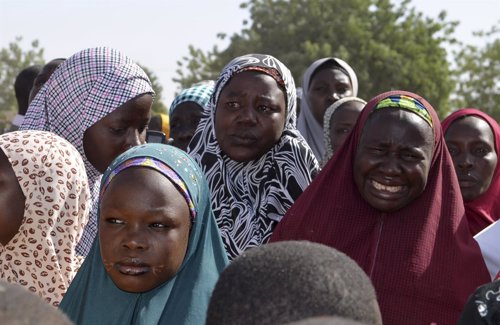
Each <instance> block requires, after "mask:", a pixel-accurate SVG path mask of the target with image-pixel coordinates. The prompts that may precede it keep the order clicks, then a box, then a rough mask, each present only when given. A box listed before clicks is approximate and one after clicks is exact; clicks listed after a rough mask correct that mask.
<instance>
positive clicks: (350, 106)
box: [330, 101, 364, 154]
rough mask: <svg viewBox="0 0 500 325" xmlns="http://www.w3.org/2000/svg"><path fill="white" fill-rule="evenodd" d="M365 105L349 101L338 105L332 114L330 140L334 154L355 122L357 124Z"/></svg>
mask: <svg viewBox="0 0 500 325" xmlns="http://www.w3.org/2000/svg"><path fill="white" fill-rule="evenodd" d="M363 107H364V105H363V104H362V103H360V102H354V101H353V102H347V103H344V104H342V105H341V106H340V107H338V108H337V110H336V111H335V112H334V113H333V114H332V116H331V118H330V141H331V144H332V151H333V153H334V154H335V152H336V151H337V149H338V148H339V147H340V146H341V145H342V144H343V143H344V141H345V139H346V138H347V135H348V134H349V133H350V132H351V130H352V128H353V127H354V124H356V121H357V119H358V117H359V114H360V113H361V111H362V110H363Z"/></svg>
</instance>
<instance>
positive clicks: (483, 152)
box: [445, 116, 498, 202]
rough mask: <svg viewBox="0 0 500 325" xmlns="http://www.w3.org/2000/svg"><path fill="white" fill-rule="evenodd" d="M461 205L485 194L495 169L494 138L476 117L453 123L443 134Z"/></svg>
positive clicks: (484, 122)
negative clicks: (457, 184)
mask: <svg viewBox="0 0 500 325" xmlns="http://www.w3.org/2000/svg"><path fill="white" fill-rule="evenodd" d="M445 140H446V145H447V146H448V150H449V152H450V154H451V158H453V164H454V165H455V171H456V173H457V177H458V182H459V183H460V190H461V192H462V197H463V199H464V201H466V202H467V201H472V200H474V199H476V198H477V197H478V196H480V195H481V194H483V193H484V192H486V191H487V190H488V188H489V187H490V184H491V180H492V179H493V174H494V173H495V169H496V166H497V161H498V155H497V152H496V151H495V137H494V135H493V131H492V130H491V128H490V126H489V125H488V123H487V122H486V121H485V120H483V119H482V118H479V117H476V116H467V117H464V118H462V119H458V120H456V121H454V122H453V123H452V124H451V125H450V127H449V128H448V130H447V131H446V134H445Z"/></svg>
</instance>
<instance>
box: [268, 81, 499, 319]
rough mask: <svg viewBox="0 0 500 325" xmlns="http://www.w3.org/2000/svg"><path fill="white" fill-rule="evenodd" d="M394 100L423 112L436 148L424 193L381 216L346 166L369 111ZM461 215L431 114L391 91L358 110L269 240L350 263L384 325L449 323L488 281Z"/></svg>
mask: <svg viewBox="0 0 500 325" xmlns="http://www.w3.org/2000/svg"><path fill="white" fill-rule="evenodd" d="M395 95H405V96H409V97H412V98H415V99H417V100H418V101H420V102H421V103H422V104H423V105H424V106H425V108H426V109H427V111H428V112H429V113H430V115H431V117H432V120H433V129H434V143H435V145H434V153H433V157H432V163H431V168H430V171H429V176H428V179H427V186H426V188H425V190H424V192H423V193H422V194H421V195H420V196H419V197H418V198H417V199H415V201H413V202H412V203H410V204H409V205H408V206H405V207H403V208H401V209H400V210H398V211H396V212H385V213H384V212H381V211H378V210H376V209H374V208H373V207H372V206H370V205H369V204H368V203H367V202H366V201H365V200H364V199H363V198H362V197H361V194H360V193H359V191H358V188H357V187H356V184H355V183H354V179H353V162H354V157H355V154H356V149H357V146H358V143H359V140H360V137H361V133H362V130H363V127H364V125H365V123H366V121H367V119H368V116H369V115H370V113H371V112H372V110H373V108H374V107H375V106H376V105H377V104H378V103H379V102H380V101H381V100H383V99H385V98H387V97H389V96H395ZM464 214H465V213H464V205H463V201H462V197H461V194H460V187H459V184H458V180H457V177H456V175H455V170H454V168H453V162H452V160H451V157H450V155H449V153H448V151H447V150H446V146H445V143H444V138H443V134H442V131H441V125H440V123H439V118H438V116H437V114H436V112H435V111H434V109H433V108H432V106H431V105H430V104H429V103H428V102H427V101H426V100H425V99H423V98H422V97H420V96H418V95H415V94H412V93H409V92H406V91H391V92H387V93H384V94H381V95H379V96H377V97H375V98H374V99H372V100H371V101H370V102H369V103H368V104H367V105H366V106H365V108H364V109H363V112H362V113H361V116H360V117H359V119H358V121H357V123H356V125H355V127H354V129H353V131H352V132H351V134H350V135H349V136H348V138H347V139H346V141H345V143H344V145H343V146H342V147H341V148H339V151H338V153H337V154H336V155H335V156H334V157H333V158H332V159H331V160H330V162H329V163H328V164H327V165H326V166H325V168H324V169H323V170H322V171H321V173H320V174H319V175H318V176H317V177H316V178H315V179H314V181H313V182H312V184H311V185H310V186H309V187H308V188H307V189H306V191H305V192H304V193H302V195H301V196H300V197H299V199H298V200H297V201H296V202H295V204H294V205H293V206H292V207H291V208H290V210H289V211H288V212H287V214H286V215H285V217H284V218H283V220H282V221H281V222H280V224H278V226H277V228H276V230H275V232H274V234H273V236H272V238H271V241H281V240H310V241H313V242H318V243H322V244H325V245H329V246H331V247H334V248H336V249H339V250H340V251H342V252H344V253H346V254H347V255H348V256H350V257H351V258H353V259H354V260H355V261H356V262H357V263H358V264H359V265H360V266H361V267H362V268H363V269H364V270H365V272H366V273H367V274H368V275H369V277H370V278H371V280H372V281H373V284H374V286H375V289H376V291H377V296H378V299H379V304H380V308H381V311H382V318H383V322H384V325H396V324H397V325H401V324H405V325H408V324H418V325H422V324H425V325H427V324H431V323H433V322H434V323H436V324H437V325H445V324H446V325H449V324H454V323H455V322H456V320H457V319H458V316H459V315H460V312H461V310H462V308H463V306H464V304H465V302H466V300H467V298H468V296H469V295H470V294H471V293H472V292H474V290H475V288H476V287H478V286H479V285H481V284H483V283H486V282H488V281H489V280H490V277H489V275H488V271H487V270H486V266H485V265H484V261H483V258H482V256H481V252H480V250H479V247H478V245H477V243H476V242H475V241H474V240H473V238H472V236H471V234H470V232H469V229H468V226H467V220H466V219H465V215H464Z"/></svg>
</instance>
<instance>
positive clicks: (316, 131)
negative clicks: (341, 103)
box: [297, 57, 358, 160]
mask: <svg viewBox="0 0 500 325" xmlns="http://www.w3.org/2000/svg"><path fill="white" fill-rule="evenodd" d="M328 61H333V62H334V63H335V64H336V65H338V66H339V67H341V68H342V69H344V70H345V71H346V72H347V74H348V76H349V79H350V80H351V86H352V95H353V96H357V95H358V77H357V76H356V73H355V72H354V70H353V69H352V68H351V66H350V65H349V64H347V62H345V61H343V60H341V59H337V58H334V57H328V58H322V59H319V60H317V61H315V62H314V63H313V64H311V65H310V66H309V68H307V70H306V72H305V73H304V79H303V82H302V99H301V101H300V115H299V118H298V120H297V129H298V130H299V131H300V133H301V134H302V136H303V137H304V139H305V140H306V142H307V144H309V146H310V147H311V149H312V151H313V152H314V155H315V156H316V158H317V159H318V160H320V159H321V158H323V156H324V155H325V143H324V141H323V126H322V125H320V124H319V123H318V121H316V119H315V118H314V116H313V114H312V112H311V107H310V104H309V87H310V84H311V77H312V75H313V74H314V72H315V71H316V70H317V69H318V68H319V67H320V66H321V65H323V64H324V63H326V62H328Z"/></svg>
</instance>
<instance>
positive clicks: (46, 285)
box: [0, 131, 90, 306]
mask: <svg viewBox="0 0 500 325" xmlns="http://www.w3.org/2000/svg"><path fill="white" fill-rule="evenodd" d="M0 149H1V150H3V152H4V153H5V155H6V156H7V158H8V159H9V162H10V163H11V165H12V168H13V170H14V173H15V174H16V176H17V179H18V181H19V185H20V187H21V189H22V191H23V194H24V196H25V198H26V201H25V208H24V218H23V220H22V223H21V226H20V227H19V231H18V232H17V234H16V235H14V237H13V238H12V239H11V240H10V242H9V243H8V244H7V245H5V246H3V245H2V244H0V278H1V279H5V280H6V281H8V282H13V283H19V284H21V285H22V286H25V287H26V288H28V289H29V290H30V291H32V292H34V293H36V294H38V295H39V296H40V297H42V298H43V299H44V300H45V301H47V302H49V303H51V304H53V305H54V306H58V305H59V302H60V301H61V299H62V297H63V295H64V293H65V292H66V290H67V288H68V286H69V283H70V281H71V280H72V279H73V277H74V276H75V275H76V272H77V271H78V268H79V267H80V264H81V262H82V259H81V258H79V257H77V256H76V254H75V246H76V244H77V243H78V241H79V239H80V237H81V236H82V233H83V229H84V226H85V223H86V222H87V218H88V213H89V204H90V192H89V188H88V182H87V174H86V171H85V165H84V163H83V161H82V158H81V156H80V155H79V153H78V151H77V150H76V149H75V148H74V147H73V146H72V145H71V144H70V143H69V142H67V141H66V140H64V139H62V138H60V137H58V136H57V135H55V134H52V133H48V132H43V131H17V132H10V133H5V134H3V135H1V136H0Z"/></svg>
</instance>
